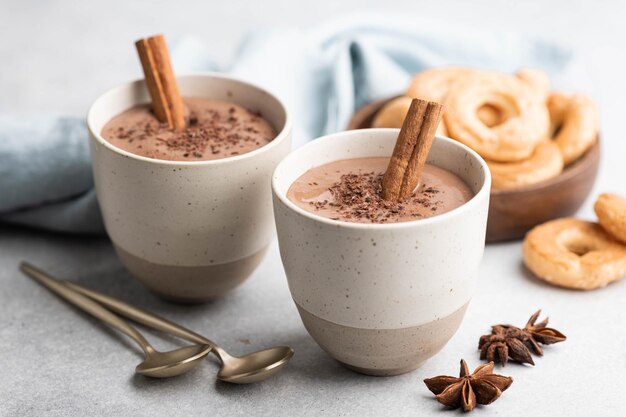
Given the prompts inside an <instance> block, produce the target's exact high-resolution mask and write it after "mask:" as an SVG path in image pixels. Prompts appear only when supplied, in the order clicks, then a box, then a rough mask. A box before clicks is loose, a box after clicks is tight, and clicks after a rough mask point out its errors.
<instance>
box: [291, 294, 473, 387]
mask: <svg viewBox="0 0 626 417" xmlns="http://www.w3.org/2000/svg"><path fill="white" fill-rule="evenodd" d="M296 306H297V307H298V311H299V312H300V317H301V318H302V322H303V323H304V327H306V329H307V331H308V332H309V334H310V335H311V337H313V339H315V341H316V342H317V343H318V344H319V345H320V347H321V348H322V349H324V350H325V351H326V352H327V353H328V354H329V355H330V356H332V357H333V358H335V359H336V360H338V361H339V362H340V363H341V364H342V365H344V366H346V367H347V368H348V369H351V370H353V371H356V372H359V373H362V374H366V375H373V376H392V375H400V374H404V373H406V372H410V371H413V370H415V369H417V368H419V366H420V365H421V364H422V363H423V362H424V361H426V360H427V359H428V358H430V357H431V356H433V355H434V354H435V353H437V352H439V351H440V350H441V348H443V346H444V345H445V344H446V343H447V342H448V340H450V338H451V337H452V336H453V335H454V333H455V332H456V330H457V329H458V328H459V325H460V324H461V320H462V319H463V316H464V315H465V310H466V309H467V304H465V305H463V306H462V307H461V308H459V309H458V310H457V311H455V312H454V313H452V314H450V315H449V316H447V317H444V318H441V319H437V320H435V321H432V322H430V323H426V324H422V325H420V326H414V327H406V328H401V329H360V328H356V327H348V326H343V325H340V324H336V323H332V322H330V321H328V320H325V319H322V318H320V317H317V316H315V315H313V314H311V313H309V312H308V311H307V310H305V309H304V308H302V307H300V306H299V305H298V304H297V303H296Z"/></svg>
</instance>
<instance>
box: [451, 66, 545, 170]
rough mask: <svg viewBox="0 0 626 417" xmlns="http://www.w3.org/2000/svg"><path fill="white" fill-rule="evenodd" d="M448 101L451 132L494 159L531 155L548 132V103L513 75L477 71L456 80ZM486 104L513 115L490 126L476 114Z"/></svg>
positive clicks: (511, 158) (508, 160)
mask: <svg viewBox="0 0 626 417" xmlns="http://www.w3.org/2000/svg"><path fill="white" fill-rule="evenodd" d="M445 103H446V112H445V114H444V119H445V122H446V127H447V129H448V132H449V133H450V136H451V137H453V138H454V139H456V140H458V141H460V142H463V143H464V144H466V145H468V146H469V147H471V148H472V149H474V150H475V151H477V152H478V153H479V154H480V155H481V156H483V157H485V158H487V159H490V160H492V161H500V162H512V161H520V160H523V159H526V158H529V157H530V156H531V155H532V153H533V151H534V150H535V147H536V146H537V145H538V144H539V142H540V141H541V140H543V139H545V138H546V137H547V134H548V129H549V123H550V118H549V115H548V111H547V109H546V106H545V103H544V102H543V101H542V100H541V98H540V97H539V96H538V95H537V94H535V93H534V92H533V90H532V89H531V88H530V87H529V86H528V85H527V84H526V83H525V82H523V81H521V80H519V79H518V78H516V77H513V76H509V75H504V74H498V73H489V74H486V73H481V74H474V75H472V76H469V77H467V78H466V79H465V80H463V81H462V82H458V83H454V84H453V85H452V87H451V88H450V92H449V93H448V96H447V98H446V102H445ZM485 104H490V105H495V107H497V108H498V109H500V110H501V111H503V112H504V113H505V114H507V115H511V116H510V117H507V118H506V120H505V121H504V122H502V123H500V124H498V125H496V126H493V127H489V126H487V125H485V124H484V123H483V122H482V121H481V120H480V119H478V117H477V116H476V113H477V110H478V109H479V108H481V107H482V106H484V105H485Z"/></svg>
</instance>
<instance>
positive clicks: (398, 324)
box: [272, 129, 491, 375]
mask: <svg viewBox="0 0 626 417" xmlns="http://www.w3.org/2000/svg"><path fill="white" fill-rule="evenodd" d="M398 133H399V130H397V129H366V130H352V131H346V132H341V133H337V134H332V135H329V136H325V137H322V138H319V139H316V140H314V141H312V142H310V143H308V144H307V145H305V146H303V147H301V148H299V149H297V150H296V151H294V152H292V153H291V154H290V155H288V156H287V157H286V158H285V159H283V160H282V161H281V163H280V164H279V165H278V167H277V168H276V171H274V175H273V179H272V190H273V195H274V216H275V218H276V227H277V230H278V242H279V246H280V254H281V258H282V262H283V266H284V268H285V272H286V274H287V280H288V282H289V289H290V291H291V295H292V297H293V300H294V301H295V303H296V306H297V308H298V311H299V312H300V317H301V318H302V322H303V323H304V326H305V327H306V329H307V331H308V332H309V334H310V335H311V336H312V337H313V339H315V341H316V342H317V343H318V344H319V345H320V346H321V347H322V348H323V349H324V350H325V351H326V352H328V353H329V354H330V355H331V356H332V357H334V358H335V359H337V360H338V361H340V362H341V363H343V364H344V365H346V366H347V367H349V368H351V369H353V370H356V371H358V372H362V373H365V374H371V375H396V374H401V373H404V372H408V371H411V370H413V369H416V368H417V367H419V366H420V364H421V363H423V362H424V361H425V360H426V359H428V358H429V357H431V356H433V355H434V354H435V353H437V352H438V351H439V350H440V349H441V348H442V347H443V346H444V345H445V344H446V342H447V341H448V340H449V339H450V338H451V337H452V335H454V333H455V332H456V330H457V328H458V327H459V324H460V323H461V320H462V318H463V316H464V314H465V310H466V308H467V305H468V303H469V302H470V299H471V297H472V290H473V287H474V283H475V281H476V275H477V271H478V266H479V263H480V261H481V258H482V255H483V250H484V246H485V230H486V224H487V211H488V207H489V189H490V185H491V177H490V174H489V170H488V169H487V165H486V164H485V161H484V160H483V159H482V158H481V157H480V156H479V155H478V154H477V153H476V152H474V151H472V150H471V149H470V148H468V147H467V146H464V145H462V144H460V143H459V142H456V141H453V140H451V139H448V138H444V137H437V138H436V140H435V141H434V144H433V146H432V148H431V151H430V154H429V156H428V162H429V163H431V164H434V165H437V166H439V167H441V168H444V169H447V170H449V171H451V172H452V173H454V174H456V175H458V176H460V177H461V178H462V179H463V180H464V181H465V182H466V183H467V184H468V186H469V187H470V188H471V190H472V191H473V193H474V197H473V198H472V199H471V200H470V201H468V202H467V203H465V204H464V205H462V206H460V207H458V208H456V209H453V210H451V211H449V212H447V213H444V214H440V215H437V216H434V217H430V218H426V219H422V220H416V221H409V222H400V223H384V224H363V223H348V222H343V221H336V220H331V219H328V218H325V217H321V216H317V215H316V214H314V213H312V212H309V211H306V210H304V209H302V208H300V207H298V206H297V205H296V204H294V203H293V202H292V201H290V200H289V199H288V198H287V191H288V189H289V187H290V186H291V184H292V183H293V182H294V181H295V180H296V179H297V178H298V177H300V176H301V175H302V174H304V173H305V172H306V171H307V170H309V169H311V168H313V167H316V166H320V165H323V164H326V163H329V162H333V161H337V160H341V159H350V158H359V157H376V156H390V155H391V153H392V150H393V147H394V144H395V141H396V138H397V136H398Z"/></svg>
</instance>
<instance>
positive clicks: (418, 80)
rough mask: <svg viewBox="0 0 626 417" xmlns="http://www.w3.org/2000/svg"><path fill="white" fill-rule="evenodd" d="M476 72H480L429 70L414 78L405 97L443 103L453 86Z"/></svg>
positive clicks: (445, 69)
mask: <svg viewBox="0 0 626 417" xmlns="http://www.w3.org/2000/svg"><path fill="white" fill-rule="evenodd" d="M476 72H478V70H474V69H471V68H462V67H440V68H431V69H427V70H425V71H422V72H419V73H417V74H416V75H415V76H413V79H412V80H411V84H410V85H409V88H408V89H407V90H406V93H405V95H407V96H409V97H412V98H420V99H422V100H429V101H435V102H437V103H443V102H444V100H445V98H446V96H447V95H448V92H449V91H450V87H451V86H452V84H454V83H455V82H457V81H459V80H462V79H465V78H466V77H467V76H468V75H471V74H474V73H476Z"/></svg>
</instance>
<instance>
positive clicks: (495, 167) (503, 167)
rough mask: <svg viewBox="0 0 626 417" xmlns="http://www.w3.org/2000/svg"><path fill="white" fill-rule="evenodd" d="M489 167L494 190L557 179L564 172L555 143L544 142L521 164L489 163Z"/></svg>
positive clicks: (520, 162) (561, 157) (561, 158)
mask: <svg viewBox="0 0 626 417" xmlns="http://www.w3.org/2000/svg"><path fill="white" fill-rule="evenodd" d="M487 165H488V166H489V170H490V171H491V185H492V186H493V188H497V189H511V188H518V187H522V186H525V185H529V184H536V183H538V182H541V181H545V180H547V179H549V178H552V177H556V176H557V175H559V174H560V173H561V172H562V171H563V156H561V151H560V150H559V147H558V146H556V144H554V142H552V141H550V140H544V141H542V142H541V143H540V144H539V145H537V148H535V151H534V152H533V154H532V155H531V156H530V158H528V159H524V160H523V161H519V162H495V161H487Z"/></svg>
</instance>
